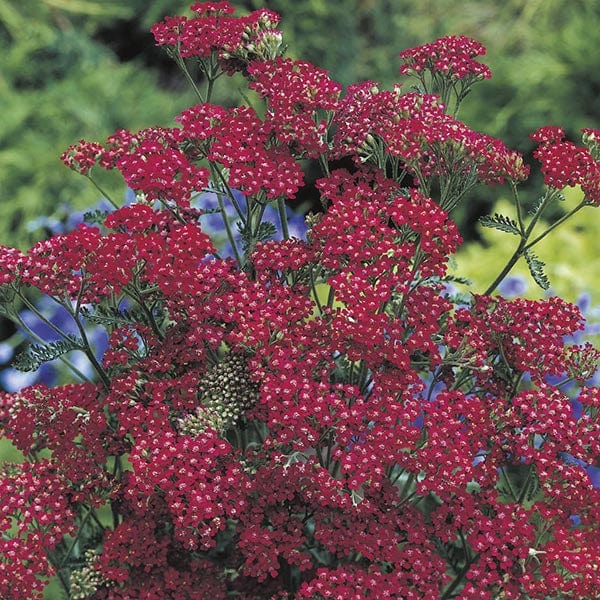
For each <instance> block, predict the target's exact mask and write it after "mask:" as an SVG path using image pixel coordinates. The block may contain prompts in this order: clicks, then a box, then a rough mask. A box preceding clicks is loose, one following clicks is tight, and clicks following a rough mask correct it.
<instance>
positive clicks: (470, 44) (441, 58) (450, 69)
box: [400, 35, 492, 80]
mask: <svg viewBox="0 0 600 600" xmlns="http://www.w3.org/2000/svg"><path fill="white" fill-rule="evenodd" d="M485 53H486V50H485V48H484V47H483V46H482V45H481V44H480V43H479V42H477V41H476V40H474V39H471V38H468V37H466V36H464V35H461V36H448V37H443V38H439V39H437V40H436V41H435V42H431V43H429V44H424V45H422V46H418V47H416V48H410V49H409V50H404V51H403V52H401V53H400V58H402V60H403V62H404V64H403V65H402V66H401V67H400V74H401V75H415V74H421V73H422V72H423V71H430V72H431V73H432V74H434V73H440V74H443V75H447V76H448V77H449V78H450V79H451V80H453V79H465V78H472V79H489V78H490V77H491V76H492V74H491V71H490V69H489V68H488V67H487V66H486V65H484V64H482V63H480V62H478V61H477V60H474V59H475V58H476V57H478V56H483V55H484V54H485Z"/></svg>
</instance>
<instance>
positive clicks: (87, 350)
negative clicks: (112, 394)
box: [63, 282, 110, 390]
mask: <svg viewBox="0 0 600 600" xmlns="http://www.w3.org/2000/svg"><path fill="white" fill-rule="evenodd" d="M82 291H83V282H82V284H81V288H80V294H79V296H78V298H77V304H76V308H75V309H72V308H71V307H70V306H68V305H63V306H64V307H65V308H66V309H67V311H68V312H69V314H70V315H71V317H72V318H73V320H74V321H75V325H76V326H77V329H78V330H79V335H80V336H81V339H82V341H83V346H84V347H83V348H82V350H83V352H85V355H86V356H87V357H88V360H89V361H90V362H91V363H92V367H94V370H95V371H96V373H98V377H100V380H101V381H102V384H103V385H104V387H105V388H106V389H107V390H109V389H110V378H109V377H108V375H107V374H106V371H105V370H104V369H103V368H102V365H101V364H100V363H99V362H98V359H97V358H96V355H95V354H94V351H93V350H92V346H91V344H90V341H89V339H88V336H87V332H86V331H85V327H84V326H83V324H82V323H81V321H80V320H79V307H80V297H81V292H82Z"/></svg>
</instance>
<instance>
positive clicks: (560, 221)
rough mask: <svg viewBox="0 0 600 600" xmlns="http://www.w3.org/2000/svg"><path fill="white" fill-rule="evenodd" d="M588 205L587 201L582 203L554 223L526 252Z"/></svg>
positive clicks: (529, 244)
mask: <svg viewBox="0 0 600 600" xmlns="http://www.w3.org/2000/svg"><path fill="white" fill-rule="evenodd" d="M587 205H588V204H587V202H586V201H585V200H584V201H582V202H580V203H579V204H578V205H577V206H576V207H575V208H574V209H573V210H572V211H570V212H568V213H567V214H566V215H564V216H562V217H561V218H560V219H558V220H557V221H556V222H555V223H552V225H550V227H548V229H546V231H544V233H542V234H540V235H538V236H537V237H536V238H535V239H534V240H533V241H531V242H529V243H528V244H527V245H526V246H525V250H528V249H529V248H532V247H533V246H535V245H536V244H537V243H538V242H541V241H542V240H543V239H544V238H545V237H546V236H547V235H548V234H549V233H550V232H551V231H553V230H554V229H556V228H557V227H559V226H560V225H562V224H563V223H564V222H565V221H566V220H567V219H570V218H571V217H572V216H573V215H574V214H575V213H577V212H579V211H580V210H581V209H582V208H583V207H584V206H587Z"/></svg>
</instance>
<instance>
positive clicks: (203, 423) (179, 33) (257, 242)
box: [0, 1, 600, 600]
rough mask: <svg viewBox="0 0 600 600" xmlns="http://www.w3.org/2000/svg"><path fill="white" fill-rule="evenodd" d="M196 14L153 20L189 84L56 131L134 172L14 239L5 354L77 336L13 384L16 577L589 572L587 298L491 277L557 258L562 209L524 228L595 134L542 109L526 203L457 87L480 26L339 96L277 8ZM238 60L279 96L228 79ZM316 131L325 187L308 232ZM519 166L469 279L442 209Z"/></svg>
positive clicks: (486, 591)
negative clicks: (576, 138)
mask: <svg viewBox="0 0 600 600" xmlns="http://www.w3.org/2000/svg"><path fill="white" fill-rule="evenodd" d="M192 12H193V16H192V17H173V18H166V19H165V20H164V21H162V22H161V23H159V24H157V25H155V27H154V28H153V33H154V35H155V39H156V41H157V43H158V44H159V45H164V46H166V47H167V49H168V52H169V53H170V54H171V55H172V56H173V57H174V58H175V60H176V61H177V63H178V65H179V66H180V67H181V68H182V69H184V70H185V71H186V74H187V75H188V76H189V79H190V80H192V81H194V79H193V75H192V74H191V73H190V71H188V70H187V65H188V63H191V62H193V63H194V64H195V65H196V66H198V67H199V72H200V74H201V77H202V79H203V82H202V83H203V84H206V85H196V83H195V81H194V89H195V92H196V93H197V94H198V96H199V97H200V101H199V102H198V104H196V105H195V106H192V107H189V108H187V109H185V110H184V111H182V112H181V114H180V115H179V116H178V117H176V124H177V125H176V126H173V127H149V128H146V129H142V130H141V131H137V132H133V131H128V130H125V129H121V130H119V131H117V132H116V133H114V134H113V135H111V136H110V137H109V138H108V139H107V140H106V142H105V143H104V144H97V143H89V142H85V141H81V142H79V143H78V144H75V145H74V146H72V147H71V148H69V149H68V150H67V152H66V153H65V154H64V155H63V161H64V162H65V163H66V164H67V165H68V166H69V167H70V168H72V169H73V170H75V171H77V172H79V173H80V174H83V175H85V176H86V177H87V178H90V179H92V181H93V182H95V180H94V179H93V177H94V176H95V170H96V167H99V168H102V169H106V170H113V169H114V170H116V171H118V172H119V173H120V175H121V176H122V178H123V180H124V183H125V185H126V186H127V188H128V190H129V192H128V200H127V202H126V203H125V205H121V203H119V202H117V201H115V200H114V199H113V198H109V197H108V194H107V200H106V202H107V203H109V204H110V207H109V208H108V209H107V208H106V207H105V206H102V207H99V208H98V210H95V211H93V212H90V213H87V214H86V216H85V218H84V222H82V223H80V224H79V225H78V226H77V227H76V228H75V229H72V230H65V231H61V232H60V233H59V234H56V235H53V236H51V237H49V238H48V239H44V240H42V241H40V242H38V243H37V244H35V245H34V246H33V248H31V249H30V250H29V251H28V252H21V251H19V250H15V249H13V248H7V247H3V246H0V311H1V313H2V315H3V316H6V317H7V318H9V319H12V321H13V322H14V324H15V327H16V328H17V329H18V332H17V334H15V339H16V338H17V337H18V345H19V346H20V347H19V348H17V349H14V350H15V352H14V353H15V354H16V358H15V362H14V366H15V368H19V369H22V370H23V371H27V372H30V371H35V369H37V368H38V367H40V365H43V364H56V363H57V362H58V361H61V364H62V365H64V366H63V367H61V369H60V370H58V369H57V373H58V376H60V379H59V381H58V383H59V384H60V385H56V386H55V387H50V385H51V384H41V383H37V384H35V385H30V386H28V387H26V388H24V389H22V390H19V391H17V392H15V393H1V394H0V431H1V433H2V435H3V436H5V437H7V438H8V439H9V440H10V441H11V442H12V444H13V445H14V446H15V448H16V449H17V450H19V451H20V452H21V453H22V454H23V457H24V460H23V461H22V462H21V463H18V464H7V465H3V466H2V468H0V497H2V499H3V502H2V504H1V505H0V533H1V534H2V535H0V597H2V598H3V599H6V600H22V599H23V598H31V599H32V600H38V599H40V598H41V597H42V595H43V588H44V587H45V585H46V583H47V581H48V580H49V578H51V577H56V579H55V581H56V582H57V584H58V585H60V586H62V588H63V591H64V596H65V597H69V598H73V599H76V598H81V599H83V598H94V599H95V600H102V599H109V598H110V599H113V598H114V599H117V598H123V599H125V598H148V599H150V598H156V599H164V598H172V599H173V600H189V599H190V598H216V599H219V598H226V597H236V598H240V599H246V600H250V599H252V600H276V599H277V600H291V598H295V599H303V598H306V599H307V600H308V599H309V598H310V599H312V598H332V599H333V598H343V599H356V600H359V599H362V598H365V597H368V598H400V597H401V598H411V599H415V600H417V599H426V598H427V599H429V598H432V599H436V598H439V599H444V598H450V597H456V596H457V595H460V597H461V598H513V599H516V598H522V597H528V598H545V597H549V596H551V595H556V594H558V595H561V596H565V597H572V598H591V597H592V596H593V595H594V592H595V590H597V589H598V588H599V587H600V572H599V571H598V569H593V568H590V565H595V564H596V562H597V560H596V559H597V557H598V540H597V538H598V536H597V535H595V534H596V532H597V524H598V520H599V519H600V510H599V508H598V507H599V506H600V489H598V488H597V487H595V485H597V483H596V481H597V480H596V479H594V478H593V477H594V475H593V473H594V471H593V469H594V468H595V465H596V464H597V461H598V456H600V441H599V440H600V424H599V423H598V419H597V413H598V407H599V406H600V392H599V389H598V387H597V386H596V385H595V383H594V382H595V380H594V377H595V370H596V367H597V363H598V358H599V356H600V352H598V351H597V350H595V349H593V348H592V346H591V345H590V344H589V343H586V340H585V339H584V338H583V337H582V336H583V334H584V333H586V332H585V331H584V329H583V326H584V325H583V318H582V311H581V310H579V308H578V307H577V306H575V305H571V304H569V303H567V302H565V301H563V300H561V299H559V298H555V297H551V298H547V299H545V300H535V301H534V300H525V299H523V298H519V297H518V296H519V291H522V288H523V286H522V285H516V284H515V282H514V281H513V282H512V285H510V282H509V281H508V280H507V279H506V275H507V274H508V273H509V272H510V270H511V268H512V266H513V265H514V264H515V262H516V261H517V260H519V259H520V258H524V259H525V260H526V261H527V264H528V266H529V269H530V272H531V274H532V276H533V279H534V280H535V281H536V282H537V283H538V284H539V285H541V286H542V287H544V286H545V285H546V283H547V279H546V276H545V273H544V271H543V266H544V265H543V262H542V261H541V260H539V259H538V258H537V257H536V256H535V255H534V254H533V252H532V247H533V246H534V245H535V244H536V243H537V242H538V241H539V240H540V239H542V238H544V237H545V236H546V234H547V233H549V232H550V231H551V230H552V229H553V227H554V225H552V226H549V228H548V229H547V230H546V231H545V232H544V233H542V234H539V235H538V237H535V238H533V237H532V236H531V232H532V230H533V225H535V224H536V223H537V224H538V225H540V223H541V220H540V219H539V217H540V215H541V211H542V210H543V209H544V208H545V206H546V204H547V203H549V202H550V201H552V200H553V199H554V198H555V197H556V196H558V193H557V191H556V190H557V189H558V188H560V187H564V186H565V185H580V186H581V187H582V189H583V190H584V191H585V193H586V196H587V198H586V200H585V202H583V203H582V204H581V205H580V206H579V207H578V209H579V208H582V207H583V206H585V205H586V204H589V203H591V202H598V203H600V192H599V191H598V190H599V186H598V181H600V176H598V164H597V162H596V157H597V153H598V147H597V138H598V135H600V134H599V132H598V131H597V130H592V129H588V130H585V131H584V144H585V146H584V147H578V146H575V145H574V144H571V143H570V142H566V141H565V136H564V132H563V131H562V130H561V129H560V128H544V129H541V130H539V131H538V132H537V133H536V134H534V136H533V137H534V139H535V141H537V142H538V143H539V148H538V150H537V151H536V156H537V157H538V158H539V159H540V160H541V162H542V172H543V173H544V177H545V179H546V183H547V184H548V185H549V186H551V187H550V190H549V191H548V193H547V194H546V195H545V196H544V199H543V202H542V203H541V204H540V205H539V206H538V207H536V208H534V209H533V211H534V214H533V216H531V217H528V216H527V211H525V210H523V209H522V207H521V206H520V200H519V194H518V188H517V184H518V183H519V182H520V181H522V180H524V179H525V178H526V177H527V175H528V168H527V166H526V165H524V164H523V160H522V157H521V156H520V155H519V154H518V153H516V152H513V151H511V150H509V149H508V148H507V147H506V146H505V145H504V144H503V142H501V141H500V140H496V139H494V138H491V137H489V136H487V135H483V134H480V133H477V132H475V131H473V130H472V129H470V128H469V127H468V126H467V125H465V124H464V123H462V122H461V121H460V120H459V119H458V118H457V116H456V110H454V112H452V106H451V103H449V100H452V98H454V108H457V107H458V104H459V103H460V102H461V101H462V99H463V98H464V97H465V96H466V94H467V92H468V91H469V88H470V86H471V85H472V84H474V83H475V82H476V81H478V80H480V79H485V78H487V77H488V76H489V70H488V69H487V67H485V65H482V64H481V63H479V62H477V61H476V60H475V59H476V58H477V57H478V56H481V55H482V54H483V52H484V50H483V47H482V46H481V45H480V44H478V43H477V42H475V41H474V40H470V39H469V38H465V37H449V38H442V39H440V40H437V41H436V42H434V43H432V44H428V45H425V46H422V47H419V48H416V49H413V50H410V51H406V52H404V53H402V57H403V59H404V66H403V67H402V70H401V71H402V73H403V74H409V75H412V76H414V77H417V78H418V79H419V81H420V83H421V86H420V88H419V90H418V91H414V90H413V91H410V92H404V91H403V89H402V88H401V87H400V86H399V85H396V86H394V87H393V88H392V89H391V90H382V89H380V87H379V86H378V85H377V84H375V83H374V82H364V83H360V84H355V85H353V86H350V87H349V88H348V90H347V92H346V94H345V95H344V96H343V97H341V86H340V84H338V83H336V82H335V81H333V80H332V79H331V78H330V77H329V74H328V73H327V72H326V71H324V70H322V69H320V68H318V67H316V66H314V65H311V64H310V63H307V62H305V61H301V60H292V59H284V58H281V57H280V56H278V53H279V45H280V43H281V35H280V33H279V31H278V30H277V29H275V27H276V25H277V23H278V16H277V15H275V14H274V13H271V12H270V11H268V10H259V11H255V12H253V13H251V14H250V15H248V16H246V17H236V16H235V15H234V9H233V7H232V6H231V4H229V3H228V2H220V1H216V2H198V3H195V4H194V5H193V6H192ZM233 72H239V73H240V74H241V76H240V80H242V78H244V77H245V78H246V81H247V84H248V86H249V88H250V89H251V90H253V91H255V92H256V94H257V95H258V97H259V100H258V103H259V104H260V102H261V101H264V104H263V105H261V106H257V108H256V109H255V108H254V107H250V106H245V105H243V106H238V107H227V108H226V107H223V106H220V105H217V104H215V103H214V100H213V98H212V94H213V89H214V86H215V85H216V84H217V80H218V79H219V78H220V76H221V75H223V74H224V73H229V74H231V73H233ZM307 159H311V160H313V161H314V162H315V164H316V163H317V162H318V165H319V166H320V167H321V169H322V173H321V176H320V177H318V178H317V179H316V182H315V185H314V193H315V194H316V196H317V201H318V202H319V204H320V207H319V209H318V210H316V212H315V213H312V214H310V215H308V216H307V218H306V227H301V228H299V229H298V228H294V223H293V222H290V220H289V219H288V216H289V211H290V210H291V208H292V207H293V204H292V202H290V201H291V200H292V199H295V198H300V197H301V194H302V193H303V192H304V191H305V190H304V188H305V179H304V173H303V165H304V164H306V161H307ZM339 159H342V160H344V165H343V168H341V167H340V164H339V163H338V162H337V161H338V160H339ZM505 180H508V181H509V183H510V185H511V188H512V191H513V194H512V196H513V197H514V198H515V201H516V203H517V206H516V209H515V210H516V214H517V218H515V219H511V218H510V217H505V216H502V215H495V216H494V217H493V218H492V217H488V218H487V220H485V219H484V221H483V222H484V224H487V225H488V226H491V227H494V228H496V229H499V230H501V231H506V232H509V233H511V234H512V235H513V236H517V237H518V238H519V242H518V243H517V244H516V246H517V248H516V250H515V252H514V254H513V256H512V258H511V259H509V261H508V263H507V265H506V267H505V268H504V269H503V270H502V271H501V272H500V274H499V275H498V277H497V279H496V280H495V282H494V283H492V284H491V286H490V288H489V289H488V290H487V291H486V292H485V293H478V292H476V291H475V290H471V293H470V294H469V295H468V296H467V295H465V294H462V293H460V292H458V291H457V290H456V289H454V290H452V289H451V286H452V287H453V288H458V286H461V285H466V283H465V282H464V281H463V280H462V279H460V278H456V277H453V276H452V275H451V274H449V272H448V264H449V261H450V257H451V256H452V255H453V254H454V253H455V252H456V250H457V248H458V247H459V245H460V244H461V243H462V238H461V235H460V233H459V228H458V227H457V225H456V223H455V222H454V221H453V219H452V210H453V209H454V207H455V206H456V205H458V204H459V202H462V201H463V199H464V198H465V197H466V196H467V195H468V193H469V192H470V191H471V190H472V189H473V188H474V187H475V186H476V185H478V184H486V185H491V184H501V183H502V182H503V181H505ZM288 204H289V206H288ZM568 216H569V215H566V216H565V217H564V218H563V219H561V221H562V220H564V219H566V218H568ZM297 218H300V217H297ZM559 224H560V223H559ZM294 234H296V237H295V235H294ZM503 280H504V281H505V283H504V285H501V284H502V281H503ZM517 283H518V282H517ZM546 287H547V285H546ZM497 288H499V289H500V290H501V291H505V293H507V294H510V295H512V296H517V297H514V298H512V299H511V300H507V299H505V298H503V297H502V296H501V295H494V292H495V290H496V289H497ZM39 297H44V298H45V299H46V303H47V304H50V305H51V306H53V307H55V306H57V307H60V310H61V314H62V318H61V319H60V320H57V319H55V318H53V317H52V316H51V315H50V314H48V313H47V312H46V311H45V309H44V305H43V304H41V303H40V302H38V301H37V298H39ZM23 305H25V306H26V307H27V309H28V312H27V313H23V311H22V310H21V308H22V306H23ZM582 305H583V303H582ZM34 321H36V322H37V324H38V325H40V326H42V328H40V327H36V326H35V323H34ZM65 321H66V323H65ZM92 330H93V331H94V332H97V331H98V330H100V331H101V333H102V339H103V343H101V344H94V342H93V336H92V334H91V332H92ZM588 332H589V331H588ZM27 339H31V340H32V341H33V342H34V343H33V344H29V345H28V344H26V343H21V342H22V340H27ZM11 343H13V342H11ZM14 345H17V344H16V343H15V344H14ZM11 353H13V348H9V353H8V354H11ZM82 357H83V358H84V359H85V361H86V365H87V366H88V367H89V368H88V369H87V370H86V369H83V368H81V363H80V361H78V360H77V359H81V358H82ZM69 373H72V375H73V379H68V377H69ZM67 379H68V382H66V381H67ZM63 382H64V383H63ZM348 532H351V533H352V534H351V535H348Z"/></svg>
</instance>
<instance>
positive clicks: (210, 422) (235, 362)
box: [179, 353, 259, 436]
mask: <svg viewBox="0 0 600 600" xmlns="http://www.w3.org/2000/svg"><path fill="white" fill-rule="evenodd" d="M258 397H259V394H258V386H257V385H256V384H255V383H254V382H253V381H252V380H251V379H250V373H249V371H248V366H247V363H246V359H245V358H244V357H243V356H241V355H239V354H233V353H228V354H227V355H226V356H225V358H224V359H223V360H222V361H220V362H218V363H217V364H216V365H214V366H213V367H211V368H210V369H209V370H208V371H207V372H206V373H205V374H204V376H203V377H202V379H201V380H200V382H199V385H198V400H199V402H200V405H199V406H198V407H197V408H196V409H195V411H194V413H192V414H190V415H187V416H185V417H184V418H182V419H181V420H180V421H179V430H180V431H181V432H182V433H185V434H187V435H193V436H198V435H201V434H202V433H203V432H204V431H205V430H206V428H207V427H211V428H212V429H216V430H217V431H221V432H224V431H226V430H227V429H229V428H230V427H233V426H235V425H236V424H237V423H238V421H239V420H240V418H241V416H242V415H243V414H244V413H245V412H246V411H248V410H249V409H251V408H252V407H253V406H254V405H255V404H256V402H257V400H258Z"/></svg>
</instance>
